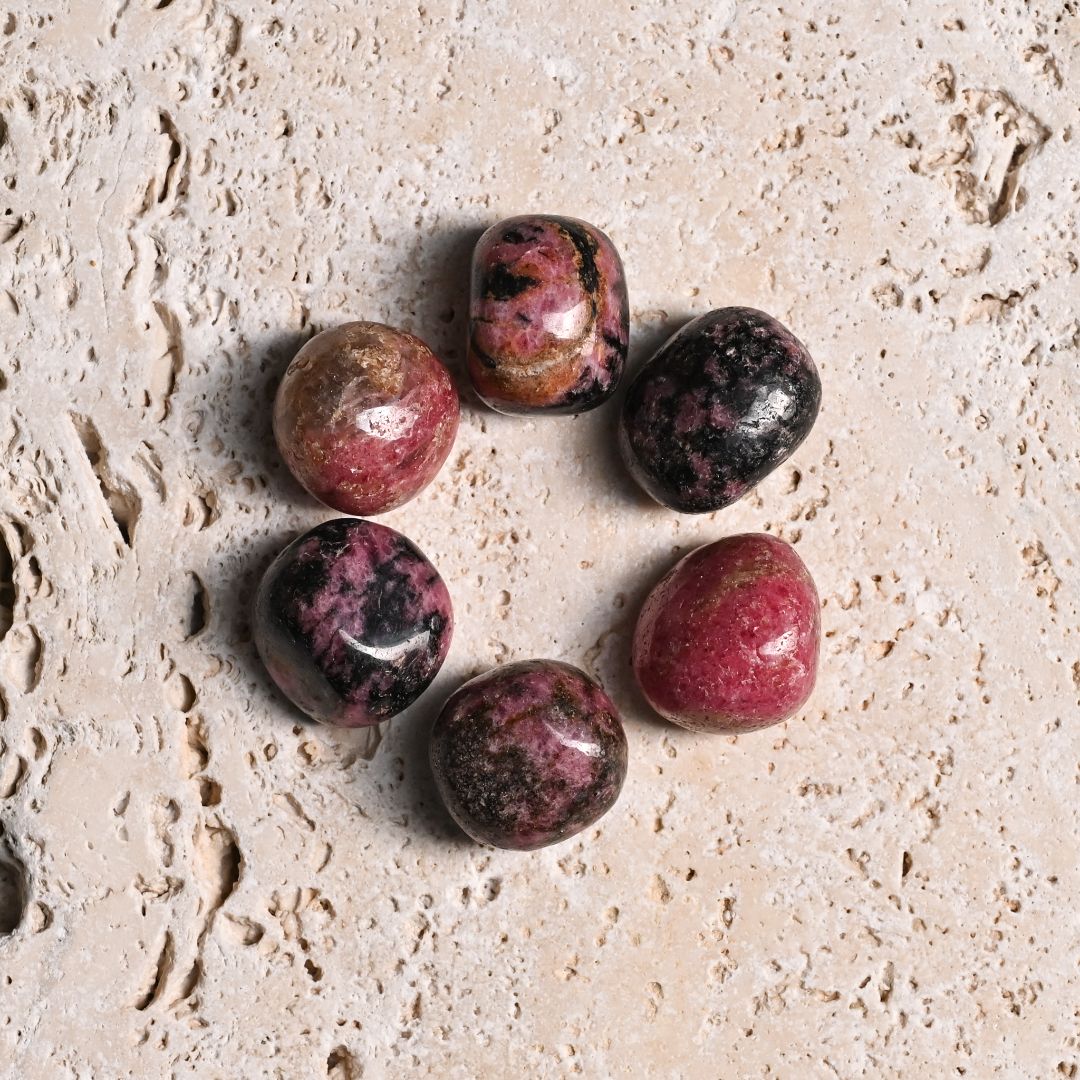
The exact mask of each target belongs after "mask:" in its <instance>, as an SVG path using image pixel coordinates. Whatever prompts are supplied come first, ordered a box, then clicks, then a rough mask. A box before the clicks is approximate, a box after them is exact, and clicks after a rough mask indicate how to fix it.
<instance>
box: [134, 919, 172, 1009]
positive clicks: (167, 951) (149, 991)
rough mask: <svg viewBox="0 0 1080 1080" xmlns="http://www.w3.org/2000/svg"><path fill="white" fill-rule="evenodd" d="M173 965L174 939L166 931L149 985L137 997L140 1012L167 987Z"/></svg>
mask: <svg viewBox="0 0 1080 1080" xmlns="http://www.w3.org/2000/svg"><path fill="white" fill-rule="evenodd" d="M172 967H173V939H172V934H170V933H169V932H168V930H166V931H165V941H164V944H163V945H162V946H161V951H160V952H159V953H158V958H157V961H156V963H155V964H154V966H153V968H152V969H151V971H150V976H149V978H148V979H147V985H146V988H145V989H144V990H141V991H140V992H139V994H138V995H137V996H136V998H135V1002H134V1005H135V1008H136V1009H137V1010H138V1011H139V1012H143V1011H145V1010H146V1009H148V1008H149V1007H150V1006H151V1005H153V1003H154V1002H155V1001H156V1000H157V999H158V997H160V996H161V992H162V990H164V989H165V981H166V979H168V977H169V972H170V971H172Z"/></svg>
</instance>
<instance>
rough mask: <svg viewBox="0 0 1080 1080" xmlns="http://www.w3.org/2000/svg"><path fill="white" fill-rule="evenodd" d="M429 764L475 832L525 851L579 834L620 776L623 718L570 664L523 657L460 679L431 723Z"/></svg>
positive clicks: (458, 816) (451, 806)
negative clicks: (473, 677) (463, 679)
mask: <svg viewBox="0 0 1080 1080" xmlns="http://www.w3.org/2000/svg"><path fill="white" fill-rule="evenodd" d="M430 756H431V768H432V771H433V773H434V775H435V783H436V786H437V788H438V790H439V794H440V796H441V797H442V799H443V802H444V803H445V804H446V807H447V809H448V810H449V811H450V814H451V816H452V817H453V818H454V820H455V821H457V823H458V824H459V825H460V826H461V828H462V829H464V830H465V832H467V833H468V834H469V835H470V836H471V837H472V838H473V839H474V840H477V841H479V842H480V843H483V844H490V845H492V846H493V847H499V848H511V849H514V850H518V851H529V850H532V849H534V848H540V847H546V846H547V845H549V844H557V843H559V841H561V840H565V839H567V838H568V837H570V836H573V835H574V834H575V833H578V832H581V830H582V829H585V828H587V827H588V826H589V825H591V824H592V823H593V822H595V821H597V820H598V819H599V818H600V817H601V816H602V815H603V814H605V813H607V811H608V810H610V809H611V807H612V806H613V805H614V804H615V801H616V799H617V798H618V797H619V792H620V790H621V789H622V785H623V780H624V779H625V778H626V761H627V746H626V735H625V734H624V732H623V727H622V721H621V720H620V718H619V714H618V712H617V710H616V708H615V706H614V705H613V704H612V702H611V699H610V698H609V697H608V696H607V694H605V693H604V691H603V689H602V688H601V687H600V685H599V684H598V683H596V682H595V681H594V680H592V679H590V678H589V677H588V676H587V675H586V674H585V673H584V672H582V671H579V670H578V669H577V668H575V667H571V666H570V665H569V664H563V663H559V662H557V661H554V660H528V661H524V662H521V663H515V664H507V665H506V666H504V667H499V668H495V669H493V670H492V671H489V672H487V673H486V674H484V675H480V676H478V677H477V678H475V679H473V680H471V681H470V682H467V683H466V684H465V685H464V686H462V687H461V688H460V689H459V690H458V691H457V692H456V693H454V694H453V695H452V696H451V697H450V699H449V700H448V701H447V703H446V705H445V707H444V708H443V710H442V712H441V713H440V715H439V717H438V719H437V720H436V721H435V724H434V727H433V728H432V731H431V742H430Z"/></svg>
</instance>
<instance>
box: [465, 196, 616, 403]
mask: <svg viewBox="0 0 1080 1080" xmlns="http://www.w3.org/2000/svg"><path fill="white" fill-rule="evenodd" d="M629 341H630V317H629V307H628V302H627V298H626V279H625V277H624V275H623V266H622V260H621V259H620V258H619V253H618V252H617V251H616V250H615V246H614V244H612V242H611V241H610V240H609V239H608V238H607V236H605V235H604V234H603V233H602V232H601V231H600V230H599V229H596V228H594V227H593V226H592V225H588V224H586V223H585V222H584V221H577V220H576V219H574V218H566V217H550V216H546V215H539V214H535V215H528V216H525V217H514V218H508V219H507V220H506V221H500V222H499V224H498V225H494V226H492V227H491V228H490V229H488V231H487V232H485V233H484V235H483V236H481V237H480V240H479V242H478V243H477V245H476V250H475V251H474V253H473V262H472V302H471V305H470V308H469V354H468V367H469V376H470V377H471V379H472V383H473V386H474V387H475V388H476V392H477V393H478V394H479V395H480V397H481V398H483V400H484V401H485V402H486V403H487V404H488V405H490V406H491V407H492V408H493V409H497V410H498V411H499V412H504V413H553V414H560V413H580V412H586V411H587V410H589V409H594V408H596V406H597V405H599V404H601V403H602V402H604V401H606V400H607V399H608V398H609V397H610V396H611V395H612V393H614V391H615V387H616V386H617V385H618V382H619V379H620V378H621V377H622V372H623V367H624V366H625V363H626V350H627V346H628V344H629Z"/></svg>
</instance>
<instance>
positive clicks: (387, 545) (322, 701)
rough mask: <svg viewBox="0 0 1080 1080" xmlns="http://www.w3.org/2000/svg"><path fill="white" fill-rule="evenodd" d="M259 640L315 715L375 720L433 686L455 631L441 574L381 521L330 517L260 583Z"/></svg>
mask: <svg viewBox="0 0 1080 1080" xmlns="http://www.w3.org/2000/svg"><path fill="white" fill-rule="evenodd" d="M253 629H254V635H255V645H256V647H257V648H258V650H259V655H260V656H261V657H262V660H263V663H264V664H265V665H266V669H267V671H269V672H270V675H271V677H272V678H273V680H274V682H276V683H277V684H278V686H279V687H280V688H281V690H282V692H283V693H284V694H285V695H286V696H287V697H289V698H290V699H291V700H292V701H293V702H294V703H295V704H296V705H297V706H298V707H299V708H301V709H302V710H303V711H304V712H306V713H307V714H308V715H309V716H311V717H312V718H313V719H315V720H319V721H321V722H323V723H325V724H335V725H338V726H340V727H367V726H369V725H371V724H378V723H380V722H381V721H383V720H389V719H390V717H392V716H395V715H396V714H397V713H399V712H401V711H402V710H403V709H405V708H407V707H408V706H409V705H411V704H412V703H413V702H414V701H415V700H416V699H417V698H418V697H419V696H420V695H421V694H422V693H423V692H424V690H426V689H427V687H428V685H429V684H430V682H431V680H432V679H433V678H435V676H436V674H437V673H438V671H439V668H440V667H441V666H442V663H443V660H445V659H446V654H447V651H448V650H449V648H450V639H451V636H452V634H453V629H454V616H453V612H452V610H451V606H450V594H449V592H448V591H447V589H446V585H445V583H444V582H443V580H442V578H441V577H439V574H438V571H437V570H436V569H435V567H434V566H432V564H431V563H430V562H429V561H428V560H427V559H426V558H425V557H424V555H423V554H422V553H421V551H420V550H419V549H418V548H417V547H416V545H415V544H414V543H413V542H412V541H411V540H409V539H408V537H405V536H402V535H401V533H399V532H395V531H394V530H393V529H388V528H387V527H386V526H385V525H379V524H377V523H376V522H374V521H360V520H357V519H355V518H337V519H335V520H334V521H324V522H323V523H322V524H321V525H317V526H316V527H315V528H314V529H311V530H309V531H308V532H306V533H304V535H303V536H301V537H299V538H298V539H296V540H294V541H293V542H292V543H291V544H290V545H289V546H288V547H287V548H285V550H284V551H283V552H282V553H281V554H280V555H279V556H278V557H277V558H276V559H275V560H274V561H273V562H272V563H271V564H270V567H269V569H268V570H267V571H266V573H265V574H264V575H263V579H262V581H261V583H260V584H259V591H258V593H257V595H256V598H255V612H254V620H253Z"/></svg>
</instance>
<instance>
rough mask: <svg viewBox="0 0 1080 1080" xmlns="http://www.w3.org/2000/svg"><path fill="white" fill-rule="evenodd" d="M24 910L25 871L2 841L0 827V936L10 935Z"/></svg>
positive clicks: (2, 836) (16, 926)
mask: <svg viewBox="0 0 1080 1080" xmlns="http://www.w3.org/2000/svg"><path fill="white" fill-rule="evenodd" d="M25 910H26V871H25V869H24V867H23V865H22V863H21V862H20V861H19V860H18V859H17V858H16V857H15V855H14V853H13V852H12V850H11V848H10V847H9V846H8V843H7V841H6V840H5V839H4V832H3V827H2V826H0V936H4V935H7V934H12V933H14V932H15V930H16V929H18V926H19V923H21V922H22V918H23V912H24V911H25Z"/></svg>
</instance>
